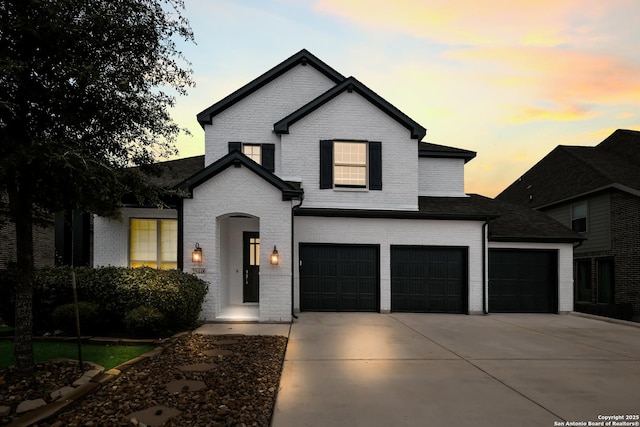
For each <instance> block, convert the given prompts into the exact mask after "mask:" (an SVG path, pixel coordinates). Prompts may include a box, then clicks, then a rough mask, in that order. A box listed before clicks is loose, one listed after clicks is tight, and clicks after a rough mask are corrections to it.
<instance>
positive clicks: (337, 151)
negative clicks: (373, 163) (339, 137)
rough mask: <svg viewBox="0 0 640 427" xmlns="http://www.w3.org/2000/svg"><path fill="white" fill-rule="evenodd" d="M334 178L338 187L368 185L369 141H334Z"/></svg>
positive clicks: (361, 186) (364, 186) (362, 186)
mask: <svg viewBox="0 0 640 427" xmlns="http://www.w3.org/2000/svg"><path fill="white" fill-rule="evenodd" d="M333 159H334V165H333V180H334V185H335V186H336V187H350V188H366V187H367V143H366V142H334V144H333Z"/></svg>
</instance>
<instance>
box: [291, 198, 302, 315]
mask: <svg viewBox="0 0 640 427" xmlns="http://www.w3.org/2000/svg"><path fill="white" fill-rule="evenodd" d="M303 201H304V193H302V194H301V195H300V203H298V204H297V205H294V206H292V207H291V317H293V318H294V319H297V318H298V316H296V314H295V312H294V309H293V306H294V299H293V290H294V288H295V281H294V273H295V266H294V261H295V258H294V256H293V254H294V253H295V248H294V245H295V241H294V225H293V224H294V214H293V213H294V211H295V210H296V209H298V208H299V207H300V206H302V202H303Z"/></svg>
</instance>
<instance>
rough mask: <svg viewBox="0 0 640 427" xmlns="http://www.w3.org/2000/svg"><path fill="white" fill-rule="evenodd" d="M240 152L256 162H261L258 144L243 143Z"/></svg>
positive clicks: (260, 149) (260, 150)
mask: <svg viewBox="0 0 640 427" xmlns="http://www.w3.org/2000/svg"><path fill="white" fill-rule="evenodd" d="M242 154H244V155H245V156H247V157H248V158H250V159H251V160H253V161H254V162H256V163H257V164H259V165H260V164H262V147H261V146H260V145H259V144H243V145H242Z"/></svg>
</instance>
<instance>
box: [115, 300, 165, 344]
mask: <svg viewBox="0 0 640 427" xmlns="http://www.w3.org/2000/svg"><path fill="white" fill-rule="evenodd" d="M165 321H166V320H165V317H164V314H162V313H161V312H160V310H158V309H157V308H154V307H149V306H148V305H141V306H138V307H136V308H134V309H133V310H130V311H129V312H127V314H126V315H125V316H124V325H125V328H126V330H127V332H128V333H130V334H131V335H133V336H136V337H154V336H157V335H158V334H160V333H162V332H164V330H165V326H166V324H165Z"/></svg>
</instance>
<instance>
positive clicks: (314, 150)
mask: <svg viewBox="0 0 640 427" xmlns="http://www.w3.org/2000/svg"><path fill="white" fill-rule="evenodd" d="M197 118H198V121H199V122H200V124H201V125H202V127H203V128H204V130H205V156H204V157H202V156H200V157H194V158H190V159H182V160H177V161H173V162H166V163H164V164H162V166H163V167H164V169H165V171H166V172H167V174H168V176H169V177H168V178H167V180H166V181H164V183H165V184H167V185H168V184H169V183H170V184H171V186H173V187H174V188H176V189H179V190H182V191H183V192H184V194H185V195H186V196H185V197H184V198H183V199H180V200H178V201H176V202H174V203H173V205H172V206H171V207H170V208H169V209H163V210H153V209H151V210H150V209H148V208H147V209H145V208H140V207H135V206H131V207H127V208H126V209H124V215H123V216H124V220H123V221H120V222H118V221H109V220H106V219H103V218H96V219H95V222H94V233H95V238H94V242H95V246H94V260H95V262H94V264H95V265H96V266H99V265H130V266H137V265H153V266H157V267H158V268H176V267H177V268H181V269H183V270H184V271H187V272H194V273H195V274H198V275H199V276H201V277H202V278H203V279H205V280H207V281H208V282H209V284H210V289H209V295H208V297H207V300H206V302H205V305H204V306H203V311H202V318H203V319H204V320H209V321H215V320H229V319H233V320H259V321H264V322H289V321H291V319H292V317H293V316H294V313H295V312H296V311H298V310H303V311H304V310H309V311H318V310H320V311H378V312H389V311H412V312H455V313H483V312H485V313H486V312H494V311H502V312H518V311H524V312H567V311H570V310H572V308H573V307H572V301H573V270H572V262H571V260H572V253H573V250H572V249H573V244H574V242H577V241H579V240H580V237H579V236H577V235H576V234H574V233H573V232H571V231H570V230H568V229H567V228H565V227H563V226H561V225H560V224H558V223H556V222H555V221H553V220H551V219H549V218H548V217H546V216H544V215H542V214H538V213H537V212H533V211H530V210H528V209H525V208H520V207H516V206H512V205H507V204H505V203H501V202H497V201H494V200H491V199H488V198H485V197H482V196H478V195H467V194H465V192H464V185H463V183H464V165H465V163H466V162H468V161H470V160H471V159H473V158H474V157H475V153H473V152H471V151H467V150H461V149H457V148H452V147H445V146H439V145H435V144H429V143H425V142H422V138H423V137H424V136H425V133H426V130H425V128H424V127H422V126H421V125H419V124H418V123H416V122H415V121H413V120H412V119H410V118H409V117H407V116H406V115H405V114H404V113H402V112H401V111H399V110H398V109H397V108H395V107H394V106H393V105H391V104H389V103H388V102H387V101H385V100H384V99H382V98H381V97H380V96H378V95H377V94H376V93H375V92H373V91H372V90H371V89H369V88H367V87H366V86H365V85H363V84H362V83H360V82H359V81H358V80H356V79H355V78H353V77H348V78H345V77H344V76H342V75H341V74H340V73H338V72H337V71H335V70H334V69H333V68H331V67H330V66H328V65H327V64H325V63H324V62H322V61H321V60H319V59H318V58H316V57H315V56H313V55H312V54H311V53H309V52H308V51H306V50H302V51H300V52H298V53H297V54H295V55H293V56H292V57H290V58H288V59H287V60H285V61H284V62H282V63H280V64H279V65H277V66H276V67H274V68H273V69H271V70H269V71H267V72H266V73H265V74H263V75H261V76H260V77H258V78H257V79H255V80H253V81H252V82H250V83H248V84H247V85H245V86H243V87H242V88H240V89H238V90H237V91H235V92H234V93H232V94H231V95H229V96H227V97H226V98H224V99H222V100H221V101H219V102H217V103H215V104H213V105H212V106H210V107H209V108H207V109H206V110H204V111H202V112H201V113H200V114H198V115H197ZM196 245H197V246H199V247H200V248H201V250H202V252H201V254H202V259H201V260H199V261H197V262H196V261H193V260H192V253H193V252H194V249H195V247H196ZM276 251H277V255H278V261H277V263H273V262H271V256H272V254H274V253H275V252H276Z"/></svg>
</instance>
